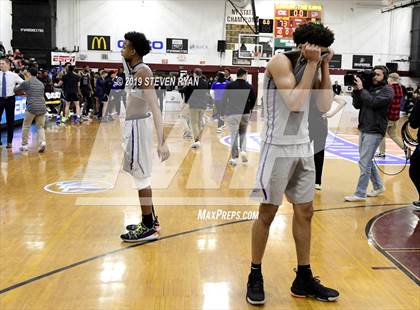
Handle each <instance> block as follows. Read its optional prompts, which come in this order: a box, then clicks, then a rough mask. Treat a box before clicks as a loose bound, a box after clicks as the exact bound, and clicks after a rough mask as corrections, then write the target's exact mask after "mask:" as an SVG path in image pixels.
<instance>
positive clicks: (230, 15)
mask: <svg viewBox="0 0 420 310" xmlns="http://www.w3.org/2000/svg"><path fill="white" fill-rule="evenodd" d="M236 4H237V5H238V2H236ZM238 9H239V12H241V14H242V16H243V18H242V17H241V15H240V14H239V13H238V12H237V11H236V10H235V8H234V7H233V6H232V5H231V4H230V3H229V2H228V1H226V19H225V28H226V37H225V40H226V49H227V50H235V49H236V47H235V45H237V44H239V34H240V33H254V32H253V31H252V30H251V29H250V28H249V26H248V25H247V23H248V24H249V25H251V27H254V16H253V14H252V6H251V4H250V2H249V1H245V2H243V5H240V6H238ZM257 22H258V21H257Z"/></svg>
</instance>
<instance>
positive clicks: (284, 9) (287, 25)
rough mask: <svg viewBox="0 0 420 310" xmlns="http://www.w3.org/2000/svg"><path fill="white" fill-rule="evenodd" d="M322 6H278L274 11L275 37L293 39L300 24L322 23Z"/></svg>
mask: <svg viewBox="0 0 420 310" xmlns="http://www.w3.org/2000/svg"><path fill="white" fill-rule="evenodd" d="M321 12H322V7H321V6H320V5H298V4H276V6H275V9H274V37H275V38H282V39H291V38H293V32H294V31H295V29H296V27H297V26H299V25H300V24H304V23H307V22H314V23H320V22H321Z"/></svg>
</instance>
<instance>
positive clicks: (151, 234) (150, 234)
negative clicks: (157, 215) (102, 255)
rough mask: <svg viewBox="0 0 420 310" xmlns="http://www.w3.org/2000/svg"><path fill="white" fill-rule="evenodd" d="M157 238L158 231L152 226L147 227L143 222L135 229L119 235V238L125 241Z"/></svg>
mask: <svg viewBox="0 0 420 310" xmlns="http://www.w3.org/2000/svg"><path fill="white" fill-rule="evenodd" d="M158 238H159V233H158V232H157V231H156V230H155V229H154V228H147V227H146V226H144V225H143V224H141V225H140V226H139V227H138V228H137V229H136V230H132V231H129V232H128V233H126V234H123V235H121V239H122V240H123V241H125V242H141V241H150V240H156V239H158Z"/></svg>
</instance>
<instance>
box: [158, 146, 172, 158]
mask: <svg viewBox="0 0 420 310" xmlns="http://www.w3.org/2000/svg"><path fill="white" fill-rule="evenodd" d="M157 152H158V155H159V158H160V161H162V162H164V161H165V160H167V159H168V158H169V155H170V153H169V149H168V146H167V145H166V143H163V144H162V145H160V146H158V149H157Z"/></svg>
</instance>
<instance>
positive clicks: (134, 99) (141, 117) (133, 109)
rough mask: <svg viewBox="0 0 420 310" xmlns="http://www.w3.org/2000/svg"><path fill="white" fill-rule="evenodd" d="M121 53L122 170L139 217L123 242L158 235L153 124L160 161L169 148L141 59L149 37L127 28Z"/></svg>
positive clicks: (157, 104) (159, 113) (146, 71)
mask: <svg viewBox="0 0 420 310" xmlns="http://www.w3.org/2000/svg"><path fill="white" fill-rule="evenodd" d="M124 39H125V40H124V43H123V48H122V50H121V55H122V56H123V58H124V60H125V62H126V64H127V65H128V68H126V69H127V71H128V72H126V76H127V81H126V92H127V106H126V118H125V124H124V167H123V169H124V171H126V172H128V173H129V174H131V175H132V177H133V179H134V183H135V185H136V188H137V190H138V195H139V200H140V205H141V211H142V221H141V222H140V223H139V224H131V225H128V226H127V227H126V228H127V230H128V232H127V233H125V234H123V235H121V239H122V240H123V241H125V242H139V241H146V240H154V239H157V238H158V237H159V230H160V226H159V222H158V220H157V217H156V216H155V212H154V208H153V201H152V189H151V170H152V152H153V150H152V148H153V141H152V140H153V124H154V127H155V129H156V133H157V139H158V143H157V152H158V155H159V158H160V160H161V161H162V162H163V161H165V160H166V159H168V158H169V150H168V147H167V145H166V143H165V140H164V136H163V122H162V114H161V112H160V108H159V103H158V99H157V96H156V91H155V88H154V83H151V81H152V80H153V73H152V70H151V69H150V68H149V67H148V66H147V65H146V64H144V63H143V56H145V55H147V54H148V53H149V52H150V41H148V40H147V39H146V37H145V35H144V34H143V33H139V32H128V33H126V34H125V35H124Z"/></svg>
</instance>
